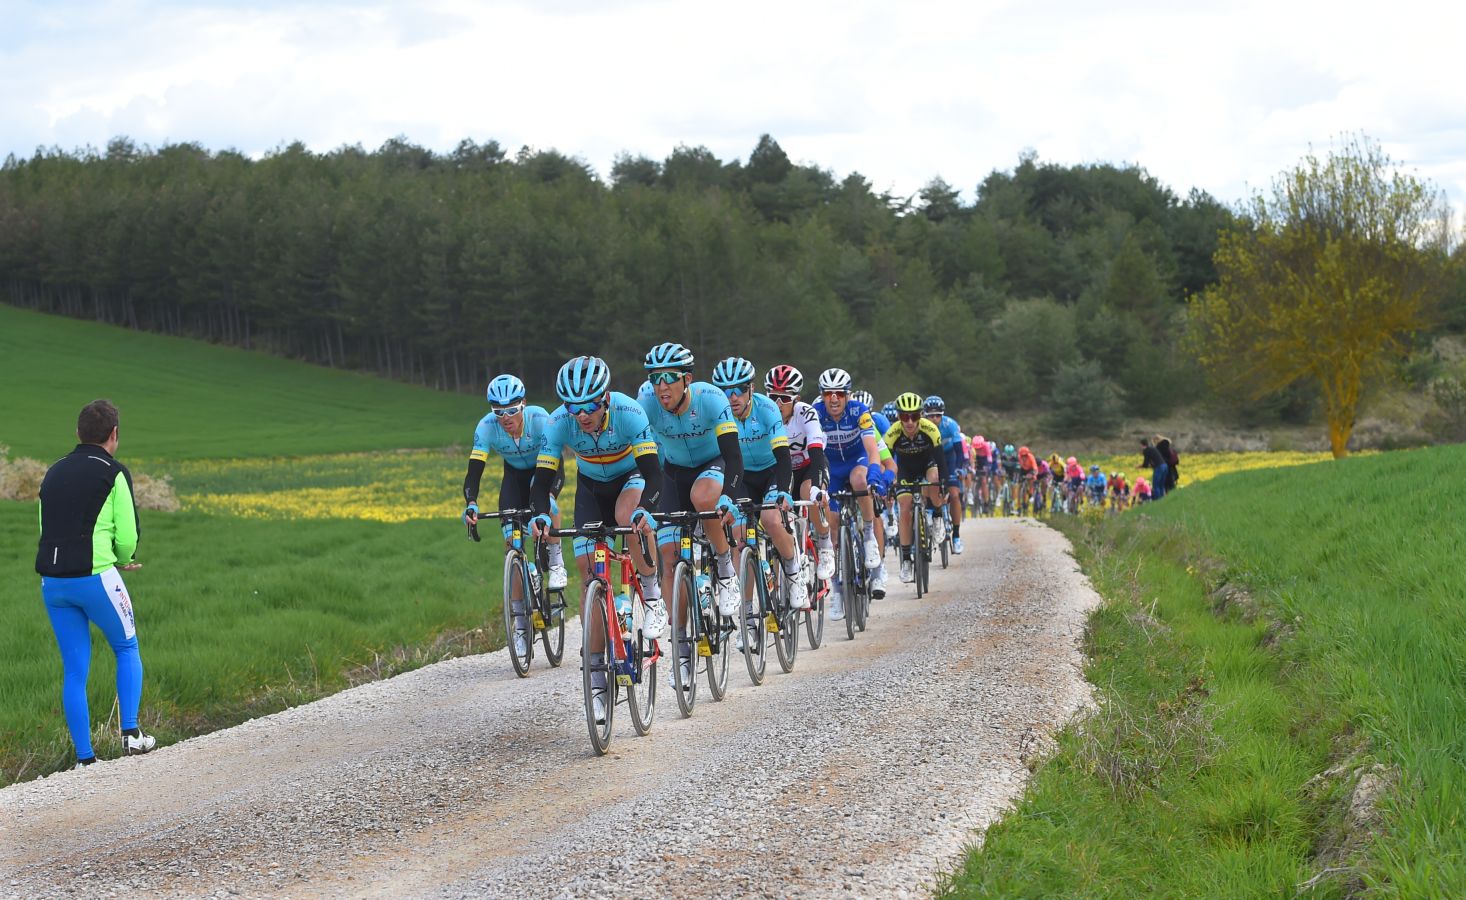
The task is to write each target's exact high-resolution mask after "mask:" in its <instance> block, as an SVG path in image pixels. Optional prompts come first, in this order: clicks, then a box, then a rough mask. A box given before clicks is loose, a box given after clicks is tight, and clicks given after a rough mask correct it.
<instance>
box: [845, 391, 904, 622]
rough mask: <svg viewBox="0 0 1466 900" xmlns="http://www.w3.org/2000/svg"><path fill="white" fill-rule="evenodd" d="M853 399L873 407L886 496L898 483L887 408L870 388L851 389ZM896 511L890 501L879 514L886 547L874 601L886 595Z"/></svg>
mask: <svg viewBox="0 0 1466 900" xmlns="http://www.w3.org/2000/svg"><path fill="white" fill-rule="evenodd" d="M850 399H851V401H853V402H855V403H861V404H864V405H865V406H866V407H868V408H869V409H870V418H871V421H872V422H874V423H875V426H876V453H877V456H878V457H879V460H880V464H881V471H882V472H883V473H884V475H883V479H884V482H885V483H884V484H883V485H882V486H881V494H882V496H884V495H885V491H887V490H889V489H890V487H891V485H893V484H895V483H896V457H895V456H893V455H892V454H891V448H890V447H888V446H886V432H888V431H890V430H891V419H890V417H889V416H887V415H886V414H885V411H884V410H877V409H876V407H875V402H876V401H875V398H874V397H872V396H871V393H870V391H851V392H850ZM872 487H874V485H872ZM895 512H896V511H895V509H893V504H890V503H887V504H886V506H885V512H884V514H883V515H881V516H877V517H876V543H877V544H880V545H881V547H882V548H883V549H882V552H881V564H880V565H879V566H877V567H876V570H875V572H874V573H873V574H872V575H871V576H870V595H871V597H872V599H875V600H880V599H881V598H882V597H885V596H886V554H885V552H884V548H885V546H886V529H887V527H888V526H889V527H892V528H894V527H895V524H896V519H895ZM888 519H889V520H890V521H889V522H888V521H887V520H888Z"/></svg>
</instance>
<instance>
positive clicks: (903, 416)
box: [896, 412, 921, 422]
mask: <svg viewBox="0 0 1466 900" xmlns="http://www.w3.org/2000/svg"><path fill="white" fill-rule="evenodd" d="M896 416H897V417H898V418H900V420H901V421H903V422H917V421H920V420H921V413H919V412H914V413H908V412H904V413H896Z"/></svg>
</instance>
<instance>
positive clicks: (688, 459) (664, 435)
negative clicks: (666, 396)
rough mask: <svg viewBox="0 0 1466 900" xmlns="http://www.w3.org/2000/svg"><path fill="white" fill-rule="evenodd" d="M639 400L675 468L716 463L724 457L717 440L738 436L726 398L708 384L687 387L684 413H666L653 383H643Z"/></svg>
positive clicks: (664, 451)
mask: <svg viewBox="0 0 1466 900" xmlns="http://www.w3.org/2000/svg"><path fill="white" fill-rule="evenodd" d="M636 399H637V402H639V403H640V404H641V408H642V411H643V412H644V413H645V414H646V420H647V423H648V424H649V425H650V427H651V434H652V437H653V438H654V440H655V441H656V444H657V447H658V449H659V450H660V451H661V454H662V460H663V461H664V462H667V463H671V464H672V465H675V466H687V467H693V466H701V465H703V464H705V463H707V462H709V461H711V460H713V459H716V458H717V457H718V456H719V455H721V451H720V450H719V449H718V437H719V436H720V435H724V434H737V433H738V424H737V423H736V422H734V421H733V409H732V407H730V406H729V405H728V397H727V395H726V394H724V393H723V392H722V390H721V389H719V388H716V387H713V386H712V385H711V384H709V383H707V382H706V381H694V382H693V383H692V384H689V385H688V386H687V397H686V399H685V400H684V401H683V403H682V406H681V412H677V413H671V412H667V411H666V410H665V409H663V408H662V404H661V402H660V401H658V400H657V393H656V390H655V389H654V388H652V383H651V382H650V381H645V382H642V385H641V392H640V393H639V394H638V395H637V398H636ZM770 465H773V463H770Z"/></svg>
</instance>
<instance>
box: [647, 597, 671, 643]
mask: <svg viewBox="0 0 1466 900" xmlns="http://www.w3.org/2000/svg"><path fill="white" fill-rule="evenodd" d="M645 606H646V615H645V616H643V617H642V620H641V633H642V635H643V636H644V637H648V638H651V639H652V640H654V641H655V640H660V639H661V637H662V631H663V630H664V629H666V627H667V604H665V603H663V602H662V598H661V597H658V598H656V599H655V600H647V601H646V603H645Z"/></svg>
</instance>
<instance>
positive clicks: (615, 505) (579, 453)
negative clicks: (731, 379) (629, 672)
mask: <svg viewBox="0 0 1466 900" xmlns="http://www.w3.org/2000/svg"><path fill="white" fill-rule="evenodd" d="M555 393H556V394H558V395H559V396H560V399H561V400H563V401H565V402H564V405H562V406H560V407H558V408H556V410H555V411H554V412H552V413H550V418H549V421H548V422H547V424H546V427H545V445H544V447H542V448H541V449H540V455H539V457H538V459H537V460H536V464H535V473H534V480H533V481H532V482H531V483H530V491H529V493H530V503H531V504H532V505H533V507H534V509H535V511H536V512H537V513H538V515H536V516H535V518H534V523H533V525H532V526H531V527H532V530H533V532H534V535H535V537H544V536H545V535H546V534H547V533H548V531H549V529H550V527H551V525H550V515H549V513H550V488H551V486H552V485H553V484H554V482H555V480H556V478H557V477H558V475H559V472H560V458H561V456H562V455H563V454H564V452H565V449H566V448H567V447H568V448H570V450H572V451H574V453H575V458H576V476H575V527H577V528H579V527H581V526H582V525H586V524H589V523H591V522H615V523H617V524H620V525H630V526H636V527H637V528H639V529H640V530H641V533H642V536H643V537H644V538H650V537H651V535H652V534H653V533H654V531H655V529H656V527H657V523H656V520H655V519H654V518H652V516H651V514H650V513H649V512H648V511H647V510H648V508H651V509H655V508H656V507H657V502H658V501H659V500H660V498H661V491H662V470H661V467H660V465H659V462H660V460H659V459H658V457H657V444H656V442H655V441H653V440H652V435H651V429H650V428H648V427H647V420H646V413H645V412H643V411H642V408H641V404H639V403H637V402H636V401H635V400H633V399H631V398H630V397H628V396H626V395H625V394H622V393H620V392H619V391H613V390H611V370H610V369H609V368H608V367H607V366H606V362H605V360H603V359H600V358H599V357H595V356H577V357H576V358H574V359H572V360H570V361H569V362H567V363H565V365H563V366H561V367H560V373H559V374H558V375H557V376H556V377H555ZM574 549H575V563H576V565H577V566H578V567H579V569H580V577H581V580H582V581H589V580H590V574H591V565H592V553H593V551H594V549H595V547H594V542H593V541H591V540H590V539H589V538H576V539H575V548H574ZM631 557H632V560H633V561H634V562H635V564H636V570H637V574H638V575H639V576H640V578H641V592H642V599H644V600H645V601H646V618H645V620H644V621H643V623H642V631H643V632H644V633H646V634H647V635H649V636H652V637H656V636H657V635H660V634H661V633H662V629H664V628H666V627H667V607H666V604H665V603H663V602H662V589H661V585H660V584H659V583H658V581H657V573H656V568H655V567H654V566H647V565H646V564H645V562H644V561H643V560H642V558H641V554H640V553H632V554H631ZM586 649H587V652H589V653H591V654H592V655H593V657H594V655H595V654H597V653H603V652H604V650H605V648H604V647H595V646H591V647H588V648H586ZM592 662H597V660H595V659H594V658H592ZM593 679H594V680H593V681H592V684H591V687H592V691H593V700H594V702H595V710H596V714H597V718H598V720H599V721H602V722H604V721H605V702H604V700H603V699H602V697H603V696H604V692H605V690H606V684H605V679H606V672H605V668H604V667H601V668H599V669H597V670H593ZM595 692H599V693H595Z"/></svg>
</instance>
